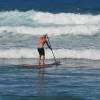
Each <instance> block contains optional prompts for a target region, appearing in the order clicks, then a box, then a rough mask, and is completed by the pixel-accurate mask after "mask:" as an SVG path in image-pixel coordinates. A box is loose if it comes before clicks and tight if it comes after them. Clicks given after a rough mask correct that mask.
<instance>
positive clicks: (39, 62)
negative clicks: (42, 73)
mask: <svg viewBox="0 0 100 100" xmlns="http://www.w3.org/2000/svg"><path fill="white" fill-rule="evenodd" d="M38 64H39V65H41V55H39V60H38Z"/></svg>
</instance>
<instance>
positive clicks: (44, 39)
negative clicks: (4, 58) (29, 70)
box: [37, 34, 52, 65]
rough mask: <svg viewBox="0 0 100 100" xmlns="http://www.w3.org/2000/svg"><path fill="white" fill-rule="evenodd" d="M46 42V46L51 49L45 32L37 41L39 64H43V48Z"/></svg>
mask: <svg viewBox="0 0 100 100" xmlns="http://www.w3.org/2000/svg"><path fill="white" fill-rule="evenodd" d="M45 44H47V46H48V48H49V49H51V50H52V48H51V46H50V44H49V43H48V41H47V34H45V35H42V36H40V38H39V43H38V48H37V50H38V52H39V61H38V63H39V65H45V63H44V61H45V50H44V45H45Z"/></svg>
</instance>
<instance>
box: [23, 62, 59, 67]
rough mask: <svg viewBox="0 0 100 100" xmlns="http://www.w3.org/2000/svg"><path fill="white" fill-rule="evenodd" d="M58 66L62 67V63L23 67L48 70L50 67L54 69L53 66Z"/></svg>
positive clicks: (26, 65)
mask: <svg viewBox="0 0 100 100" xmlns="http://www.w3.org/2000/svg"><path fill="white" fill-rule="evenodd" d="M58 65H61V63H60V62H54V63H48V64H45V65H38V64H35V65H34V64H24V65H22V66H23V67H26V68H48V67H53V66H58Z"/></svg>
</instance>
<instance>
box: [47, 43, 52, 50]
mask: <svg viewBox="0 0 100 100" xmlns="http://www.w3.org/2000/svg"><path fill="white" fill-rule="evenodd" d="M46 44H47V46H48V48H49V49H51V50H52V48H51V46H50V45H49V43H48V42H47V41H46Z"/></svg>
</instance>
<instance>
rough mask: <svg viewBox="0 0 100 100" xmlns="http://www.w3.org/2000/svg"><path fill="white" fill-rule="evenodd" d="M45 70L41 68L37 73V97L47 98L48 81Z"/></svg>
mask: <svg viewBox="0 0 100 100" xmlns="http://www.w3.org/2000/svg"><path fill="white" fill-rule="evenodd" d="M44 73H45V69H44V68H41V69H39V70H38V71H37V95H38V96H46V80H45V77H44Z"/></svg>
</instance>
